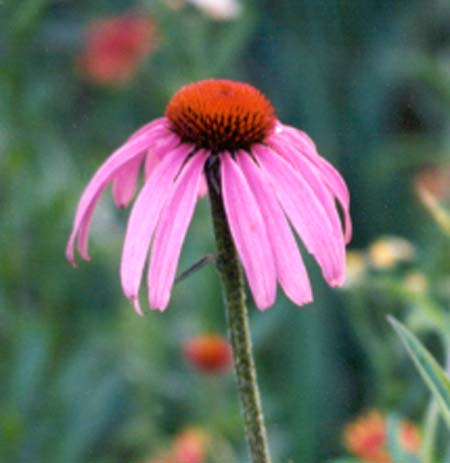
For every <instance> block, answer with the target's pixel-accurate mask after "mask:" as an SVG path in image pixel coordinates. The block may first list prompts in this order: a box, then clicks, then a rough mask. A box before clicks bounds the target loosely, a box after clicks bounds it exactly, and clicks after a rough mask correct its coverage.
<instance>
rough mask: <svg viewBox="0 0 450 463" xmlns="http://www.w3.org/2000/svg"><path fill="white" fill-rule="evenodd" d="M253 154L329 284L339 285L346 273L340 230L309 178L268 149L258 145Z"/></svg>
mask: <svg viewBox="0 0 450 463" xmlns="http://www.w3.org/2000/svg"><path fill="white" fill-rule="evenodd" d="M253 153H254V154H255V155H256V159H257V160H258V162H259V163H260V165H261V166H262V168H263V169H264V170H265V172H266V174H267V176H268V178H269V180H270V181H271V182H272V184H273V186H274V189H275V191H276V193H277V196H278V199H279V201H280V203H281V205H282V207H283V209H284V211H285V212H286V214H287V215H288V217H289V219H290V221H291V223H292V225H293V226H294V228H295V229H296V230H297V233H298V234H299V235H300V237H301V238H302V240H303V242H304V243H305V246H306V248H307V249H308V251H309V252H310V253H311V254H313V255H314V257H315V258H316V260H317V262H318V263H319V265H320V267H321V268H322V273H323V275H324V277H325V279H326V280H327V282H328V284H330V285H331V286H341V285H342V284H343V282H344V274H345V248H344V246H343V242H342V233H341V230H340V229H339V230H336V227H333V225H332V223H331V222H330V219H329V217H328V215H327V213H326V211H325V209H324V207H323V205H322V204H321V203H320V201H319V199H318V198H317V196H316V195H315V194H314V192H313V191H312V189H311V187H310V185H309V182H308V179H306V178H304V177H303V176H302V175H301V173H300V172H297V171H295V170H293V169H292V166H291V165H290V164H289V163H288V162H286V161H285V160H284V159H283V158H282V157H281V156H280V155H279V154H277V153H275V152H274V151H272V150H271V149H269V148H266V147H264V146H262V145H257V146H255V147H254V148H253Z"/></svg>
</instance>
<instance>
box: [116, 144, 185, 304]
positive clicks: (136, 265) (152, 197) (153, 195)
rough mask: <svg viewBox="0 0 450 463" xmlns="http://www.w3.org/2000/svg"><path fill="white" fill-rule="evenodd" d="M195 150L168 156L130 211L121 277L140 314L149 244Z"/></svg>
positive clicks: (182, 147) (174, 151)
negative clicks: (178, 178)
mask: <svg viewBox="0 0 450 463" xmlns="http://www.w3.org/2000/svg"><path fill="white" fill-rule="evenodd" d="M192 149H193V148H192V147H191V146H190V145H187V144H182V145H181V146H180V147H179V148H177V149H175V150H173V151H171V152H169V153H167V154H166V156H165V157H164V159H163V160H162V161H161V162H160V163H159V164H158V166H157V167H156V168H155V170H154V171H153V173H152V175H151V176H150V177H149V178H148V180H147V181H146V182H145V184H144V187H143V188H142V191H141V192H140V193H139V196H138V198H137V200H136V202H135V203H134V205H133V208H132V210H131V214H130V218H129V220H128V226H127V231H126V234H125V241H124V245H123V251H122V261H121V265H120V276H121V281H122V288H123V291H124V293H125V295H126V296H127V297H128V298H129V299H132V300H133V301H134V304H135V308H136V310H137V311H138V312H140V308H139V299H138V297H139V287H140V285H141V279H142V271H143V269H144V265H145V261H146V259H147V254H148V248H149V246H150V241H151V239H152V236H153V232H154V230H155V228H156V224H157V223H158V219H159V216H160V213H161V210H162V208H163V207H164V204H165V203H166V201H167V198H168V197H169V194H170V191H171V188H172V185H173V181H174V178H175V177H176V175H177V174H178V172H179V170H180V168H181V166H182V165H183V162H184V161H185V160H186V157H187V156H188V154H189V153H190V152H191V151H192Z"/></svg>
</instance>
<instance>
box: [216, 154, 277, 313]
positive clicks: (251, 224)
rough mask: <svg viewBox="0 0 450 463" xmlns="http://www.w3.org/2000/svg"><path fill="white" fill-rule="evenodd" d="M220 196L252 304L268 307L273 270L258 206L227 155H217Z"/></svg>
mask: <svg viewBox="0 0 450 463" xmlns="http://www.w3.org/2000/svg"><path fill="white" fill-rule="evenodd" d="M221 176H222V194H223V202H224V207H225V212H226V215H227V220H228V225H229V227H230V232H231V235H232V237H233V240H234V244H235V246H236V249H237V251H238V254H239V256H240V258H241V261H242V265H243V267H244V270H245V273H246V275H247V279H248V282H249V285H250V289H251V290H252V293H253V297H254V299H255V302H256V305H257V307H258V308H259V309H260V310H264V309H267V308H268V307H270V306H271V305H272V304H273V303H274V301H275V296H276V271H275V264H274V258H273V255H272V249H271V246H270V243H269V239H268V236H267V230H266V226H265V224H264V220H263V217H262V215H261V212H260V208H259V206H258V203H257V202H256V199H255V197H254V196H253V193H252V191H251V190H250V187H249V185H248V183H247V181H246V179H245V176H244V174H243V173H242V171H241V169H240V168H239V166H238V165H237V164H236V163H235V162H234V161H233V160H232V159H231V156H230V154H229V153H222V155H221Z"/></svg>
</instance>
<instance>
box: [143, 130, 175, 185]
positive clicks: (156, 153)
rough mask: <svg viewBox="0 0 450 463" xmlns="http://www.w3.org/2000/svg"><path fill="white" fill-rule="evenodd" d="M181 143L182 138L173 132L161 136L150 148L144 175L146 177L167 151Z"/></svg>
mask: <svg viewBox="0 0 450 463" xmlns="http://www.w3.org/2000/svg"><path fill="white" fill-rule="evenodd" d="M179 144H180V138H179V137H177V136H176V135H174V134H173V133H169V134H168V135H167V136H166V137H164V138H161V139H160V140H158V141H157V142H156V143H154V144H153V145H152V146H151V147H150V148H149V149H148V151H147V155H146V158H145V167H144V176H145V178H146V179H147V178H148V177H149V175H150V174H151V173H152V172H153V170H154V169H155V167H156V166H157V165H158V164H159V163H160V162H161V160H162V158H164V156H165V155H166V153H167V152H168V151H171V150H172V149H173V148H175V147H176V146H178V145H179Z"/></svg>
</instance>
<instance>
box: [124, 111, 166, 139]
mask: <svg viewBox="0 0 450 463" xmlns="http://www.w3.org/2000/svg"><path fill="white" fill-rule="evenodd" d="M149 129H154V130H158V131H167V130H168V122H167V118H166V117H159V118H158V119H154V120H153V121H151V122H149V123H148V124H144V125H143V126H142V127H140V128H139V129H137V130H135V131H134V132H133V133H132V134H131V135H130V136H129V137H128V140H133V138H136V137H139V136H140V135H142V134H143V133H145V132H147V131H148V130H149Z"/></svg>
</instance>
